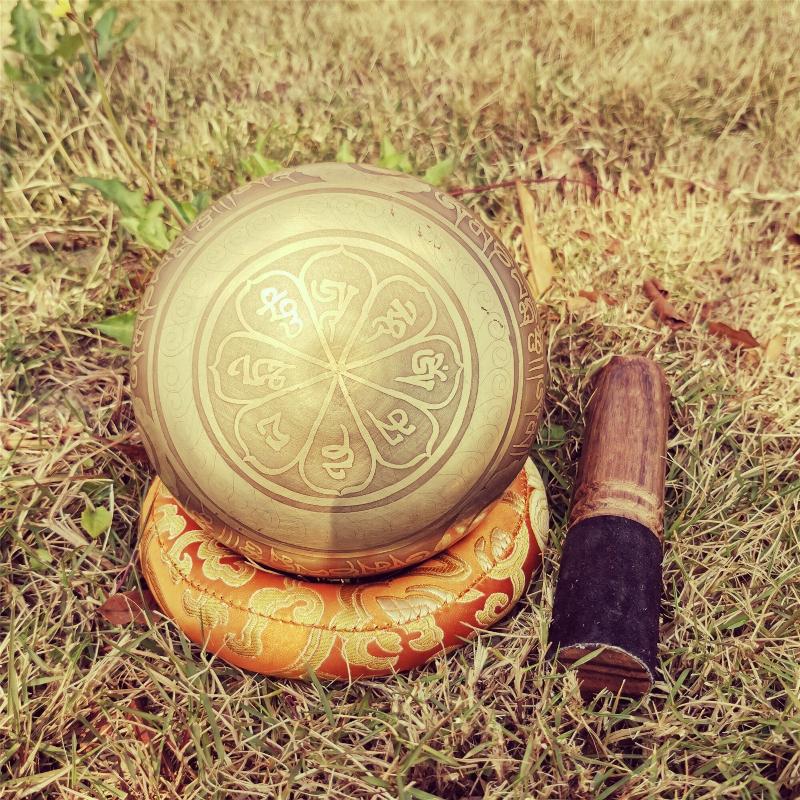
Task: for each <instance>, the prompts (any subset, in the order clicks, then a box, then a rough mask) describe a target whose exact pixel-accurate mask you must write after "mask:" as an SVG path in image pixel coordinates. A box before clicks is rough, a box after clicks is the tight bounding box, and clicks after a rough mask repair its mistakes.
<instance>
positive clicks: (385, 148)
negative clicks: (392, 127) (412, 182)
mask: <svg viewBox="0 0 800 800" xmlns="http://www.w3.org/2000/svg"><path fill="white" fill-rule="evenodd" d="M378 166H379V167H383V168H384V169H396V170H400V172H412V171H413V167H412V166H411V161H410V159H409V157H408V155H407V154H406V153H401V152H400V151H399V150H397V149H395V146H394V145H393V144H392V140H391V139H390V138H389V137H388V136H384V137H383V139H381V154H380V158H379V159H378Z"/></svg>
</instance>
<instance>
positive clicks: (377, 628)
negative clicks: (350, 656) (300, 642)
mask: <svg viewBox="0 0 800 800" xmlns="http://www.w3.org/2000/svg"><path fill="white" fill-rule="evenodd" d="M524 483H525V485H524V489H523V493H524V499H525V502H524V504H523V511H522V512H520V514H519V520H518V523H517V525H516V529H515V531H514V533H513V536H514V538H515V539H516V537H518V536H519V535H520V533H521V530H522V528H523V527H524V526H525V522H526V519H525V517H526V515H527V516H528V517H529V516H530V514H529V510H528V501H529V498H530V494H531V486H530V484H529V483H528V479H527V476H526V477H525V482H524ZM155 507H156V503H153V506H152V507H151V511H150V518H151V519H152V517H153V516H154V514H155V510H156V508H155ZM151 524H154V523H151ZM154 538H155V539H156V541H157V542H158V547H159V550H160V552H161V553H162V555H163V556H164V557H165V558H166V559H167V560H168V561H169V563H170V565H171V566H172V567H173V569H175V570H176V571H180V570H178V564H177V562H176V561H175V560H174V559H173V558H172V557H171V556H170V555H169V553H168V552H167V551H166V548H165V545H164V543H163V541H162V539H161V535H160V534H159V533H158V531H156V536H155V537H154ZM538 546H539V545H538V543H536V547H537V549H538ZM193 563H194V559H193ZM497 563H498V562H497V561H494V562H493V563H492V568H494V567H495V566H497ZM487 577H488V572H487V571H485V570H484V571H483V572H481V574H480V575H479V576H478V577H477V578H476V579H475V580H474V581H472V582H471V583H470V584H469V585H467V586H466V587H465V588H464V589H463V590H462V591H461V592H460V593H459V594H457V595H456V596H455V598H454V599H453V600H452V601H449V602H443V603H442V604H441V605H440V606H439V607H438V608H437V609H436V610H435V611H428V612H426V613H423V614H419V615H418V616H416V617H412V618H411V619H409V620H406V621H405V622H402V623H399V622H391V623H388V624H386V625H373V626H369V627H364V628H339V627H331V626H329V625H320V624H318V623H304V622H297V621H296V620H291V619H282V618H281V617H277V616H274V615H271V614H266V613H264V612H261V611H256V610H254V609H250V608H246V607H244V606H241V605H239V604H238V603H237V602H235V601H234V600H226V599H225V598H223V597H222V596H221V595H219V594H218V593H217V592H215V591H214V590H213V589H209V588H207V587H206V586H204V585H203V584H201V583H198V582H197V581H196V580H193V579H192V578H191V577H185V576H182V580H181V582H182V583H183V584H185V585H187V586H189V587H191V588H193V589H195V590H196V591H198V592H200V594H203V595H206V596H209V597H213V598H214V599H216V600H218V601H219V602H221V603H223V604H224V605H227V606H228V607H230V608H233V609H236V610H237V611H240V612H242V613H244V614H252V615H253V616H256V617H260V618H262V619H266V620H268V621H271V622H280V623H283V624H285V625H294V626H297V627H300V628H305V629H314V630H324V631H329V632H332V633H368V632H370V631H385V630H391V629H393V628H397V627H401V626H403V625H408V624H409V623H410V622H416V621H417V620H420V619H423V618H424V617H428V616H434V615H435V614H439V613H441V612H442V611H443V610H445V609H447V608H449V607H450V606H452V605H455V604H456V603H458V601H459V599H460V598H461V597H463V596H464V595H465V594H467V592H469V591H471V590H472V589H474V588H475V586H477V585H478V584H479V583H480V582H481V581H483V580H485V579H486V578H487Z"/></svg>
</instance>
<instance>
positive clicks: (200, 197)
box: [192, 191, 211, 214]
mask: <svg viewBox="0 0 800 800" xmlns="http://www.w3.org/2000/svg"><path fill="white" fill-rule="evenodd" d="M192 205H193V206H194V207H195V210H196V211H197V213H198V214H199V213H200V212H201V211H205V210H206V209H207V208H208V207H209V206H210V205H211V192H206V191H202V192H195V193H194V197H192Z"/></svg>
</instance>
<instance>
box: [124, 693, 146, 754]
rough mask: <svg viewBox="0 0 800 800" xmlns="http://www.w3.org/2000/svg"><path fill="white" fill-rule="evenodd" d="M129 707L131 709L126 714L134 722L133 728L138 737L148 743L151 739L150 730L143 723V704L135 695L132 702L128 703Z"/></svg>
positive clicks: (142, 741)
mask: <svg viewBox="0 0 800 800" xmlns="http://www.w3.org/2000/svg"><path fill="white" fill-rule="evenodd" d="M128 708H129V709H130V711H129V712H128V713H127V714H125V716H126V717H127V718H128V719H129V720H130V721H131V722H132V723H133V729H134V731H135V732H136V738H137V739H138V740H139V741H140V742H141V743H142V744H148V743H149V741H150V731H148V730H147V728H145V727H144V725H143V724H142V717H141V714H142V710H143V709H142V706H141V704H140V703H139V701H138V700H137V699H136V698H135V697H133V698H131V701H130V703H128Z"/></svg>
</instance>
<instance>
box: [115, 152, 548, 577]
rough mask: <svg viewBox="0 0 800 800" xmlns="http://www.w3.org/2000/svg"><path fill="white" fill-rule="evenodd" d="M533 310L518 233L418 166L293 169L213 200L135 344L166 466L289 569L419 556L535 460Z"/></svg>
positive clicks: (141, 391) (176, 257) (140, 414)
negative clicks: (510, 235) (436, 184)
mask: <svg viewBox="0 0 800 800" xmlns="http://www.w3.org/2000/svg"><path fill="white" fill-rule="evenodd" d="M545 372H546V370H545V356H544V346H543V335H542V329H541V326H540V320H539V316H538V313H537V310H536V307H535V305H534V303H533V301H532V298H531V295H530V292H529V291H528V287H527V283H526V281H525V279H524V277H523V276H522V274H521V273H520V272H519V270H518V269H517V267H516V266H515V265H514V262H513V260H512V257H511V255H510V254H509V252H508V250H507V249H506V248H505V247H504V246H503V245H502V244H501V243H500V242H499V241H498V240H497V239H496V238H495V236H494V235H493V234H492V233H491V232H490V231H489V230H488V229H487V228H486V227H485V226H484V225H483V224H482V223H481V222H480V221H479V220H478V219H477V218H476V217H474V216H473V215H472V214H471V213H470V212H469V211H468V210H467V209H466V208H465V207H464V206H463V205H461V204H460V203H458V202H457V201H456V200H454V199H452V198H451V197H448V196H447V195H446V194H444V193H442V192H440V191H438V190H436V189H434V188H433V187H432V186H429V185H428V184H426V183H424V182H422V181H420V180H418V179H416V178H412V177H409V176H407V175H402V174H400V173H394V172H390V171H387V170H381V169H376V168H374V167H367V166H357V165H350V164H317V165H311V166H305V167H297V168H294V169H289V170H286V171H284V172H280V173H277V174H275V175H272V176H270V177H268V178H264V179H263V180H260V181H256V182H254V183H250V184H247V185H245V186H242V187H240V188H239V189H236V190H235V191H233V192H231V194H229V195H227V196H226V197H224V198H222V199H221V200H219V201H218V202H217V203H215V204H214V205H213V206H211V208H209V209H208V210H207V211H206V212H204V214H203V215H202V216H201V217H199V218H198V219H197V220H196V221H195V223H194V224H193V225H192V226H191V227H189V228H188V229H187V231H186V232H185V233H184V234H183V235H181V236H180V237H179V238H178V239H177V240H176V242H175V243H174V244H173V246H172V248H171V250H170V252H169V254H168V256H167V258H166V260H165V261H164V262H163V263H162V264H161V266H160V267H159V269H158V270H157V272H156V275H155V278H154V280H153V281H152V282H151V283H150V285H149V286H148V287H147V290H146V292H145V295H144V297H143V301H142V304H141V309H140V311H139V314H138V317H137V324H136V329H135V333H134V340H133V347H132V361H131V386H132V393H133V407H134V412H135V415H136V420H137V423H138V425H139V428H140V430H141V432H142V437H143V440H144V445H145V447H146V449H147V452H148V454H149V456H150V458H151V459H152V461H153V463H154V465H155V467H156V470H157V472H158V474H159V475H160V477H161V480H163V482H164V484H165V485H166V486H167V487H168V488H169V490H170V492H172V493H173V494H174V495H175V497H176V498H177V499H178V500H179V501H180V503H181V504H182V505H183V506H185V507H186V508H187V510H189V511H190V512H191V513H192V515H193V516H194V519H195V520H196V521H197V522H198V524H200V526H201V527H203V528H204V529H205V530H206V531H208V532H210V533H212V534H213V535H215V536H217V537H218V538H219V540H220V541H221V542H223V543H224V544H225V545H226V546H228V547H229V548H231V549H233V550H237V551H239V552H240V553H243V554H245V555H247V556H248V557H250V558H252V559H254V560H256V561H258V562H259V563H262V564H265V565H268V566H271V567H275V568H277V569H281V570H285V571H287V572H291V573H295V574H302V575H310V576H317V577H327V578H333V577H352V576H366V575H371V574H377V573H382V572H389V571H393V570H397V569H400V568H403V567H406V566H409V565H411V564H415V563H418V562H420V561H423V560H424V559H426V558H429V557H430V556H432V555H433V554H435V553H436V552H439V551H440V550H441V549H443V548H444V547H446V546H447V545H448V543H449V541H450V540H449V539H448V538H447V537H443V536H442V532H443V531H445V530H448V529H450V531H451V533H450V536H453V535H455V531H456V530H457V529H458V528H457V526H459V525H460V526H461V528H460V529H461V530H462V532H463V531H466V529H467V528H468V527H469V525H470V523H471V521H472V519H473V518H474V517H475V515H476V514H477V513H478V512H479V511H480V510H481V509H482V508H484V507H485V506H486V505H487V503H489V502H490V501H492V500H494V499H495V498H496V497H497V496H498V495H499V494H500V493H501V492H502V491H503V489H504V488H505V487H506V486H507V485H508V484H509V483H510V481H511V480H512V478H513V476H514V475H515V474H516V473H517V472H518V471H519V470H520V469H521V467H522V465H523V463H524V461H525V459H526V457H527V455H528V452H529V449H530V445H531V443H532V441H533V438H534V435H535V433H536V428H537V425H538V421H539V417H540V413H541V409H542V400H543V396H544V381H545Z"/></svg>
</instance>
